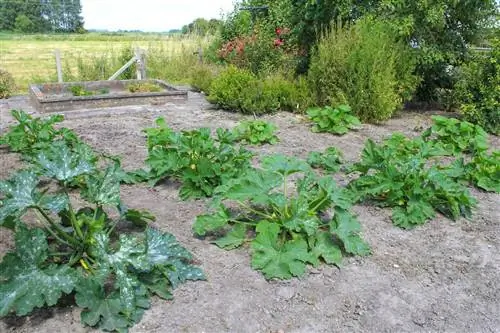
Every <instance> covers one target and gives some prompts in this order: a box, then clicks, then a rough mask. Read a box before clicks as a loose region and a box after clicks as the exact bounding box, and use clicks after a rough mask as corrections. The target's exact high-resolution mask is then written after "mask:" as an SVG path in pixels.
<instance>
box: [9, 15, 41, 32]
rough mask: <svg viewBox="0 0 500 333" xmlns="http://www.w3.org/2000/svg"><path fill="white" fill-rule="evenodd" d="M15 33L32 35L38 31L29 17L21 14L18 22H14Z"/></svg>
mask: <svg viewBox="0 0 500 333" xmlns="http://www.w3.org/2000/svg"><path fill="white" fill-rule="evenodd" d="M14 31H16V32H22V33H31V32H35V31H36V26H35V24H33V22H32V21H31V19H30V18H29V17H28V16H26V15H24V14H21V15H18V16H17V17H16V21H15V22H14Z"/></svg>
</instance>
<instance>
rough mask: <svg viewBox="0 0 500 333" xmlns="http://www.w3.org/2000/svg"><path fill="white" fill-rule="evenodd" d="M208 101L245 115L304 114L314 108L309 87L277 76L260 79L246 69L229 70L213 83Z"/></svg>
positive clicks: (301, 82) (235, 68) (232, 67)
mask: <svg viewBox="0 0 500 333" xmlns="http://www.w3.org/2000/svg"><path fill="white" fill-rule="evenodd" d="M208 100H209V101H210V102H212V103H214V104H217V105H218V106H219V107H221V108H223V109H226V110H233V111H240V112H242V113H245V114H255V115H258V114H264V113H270V112H276V111H279V110H283V111H302V110H304V109H305V108H307V107H308V106H309V105H311V100H312V98H311V96H310V93H309V89H308V88H307V83H306V82H305V80H303V79H299V80H296V81H293V80H291V79H287V78H286V77H285V76H284V75H281V74H274V75H269V76H266V77H262V78H259V77H257V76H256V75H255V74H253V73H252V72H250V71H249V70H246V69H239V68H237V67H235V66H229V67H228V68H227V69H226V70H224V71H223V72H222V73H220V75H219V76H218V77H217V78H215V79H214V81H213V83H212V85H211V87H210V92H209V97H208Z"/></svg>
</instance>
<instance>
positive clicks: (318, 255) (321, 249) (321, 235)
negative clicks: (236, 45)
mask: <svg viewBox="0 0 500 333" xmlns="http://www.w3.org/2000/svg"><path fill="white" fill-rule="evenodd" d="M310 247H311V253H312V255H313V256H314V258H315V260H314V262H313V265H314V266H318V265H319V259H323V260H324V261H325V262H326V263H327V264H329V265H332V264H333V265H337V266H340V264H341V263H342V251H341V249H340V247H339V246H338V245H337V244H335V242H334V241H333V237H332V235H331V234H330V233H328V232H324V231H320V232H318V233H317V234H316V235H315V237H314V238H313V241H312V242H310Z"/></svg>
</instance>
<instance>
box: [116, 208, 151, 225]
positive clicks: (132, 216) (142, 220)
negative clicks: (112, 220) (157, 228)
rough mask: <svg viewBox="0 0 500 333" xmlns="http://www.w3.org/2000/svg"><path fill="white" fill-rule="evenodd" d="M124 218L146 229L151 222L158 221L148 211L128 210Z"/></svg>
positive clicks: (123, 214)
mask: <svg viewBox="0 0 500 333" xmlns="http://www.w3.org/2000/svg"><path fill="white" fill-rule="evenodd" d="M122 216H123V219H125V220H126V221H129V222H132V224H134V225H135V226H138V227H145V226H147V225H148V224H149V223H150V222H154V221H156V217H155V216H154V215H153V214H151V213H150V212H148V211H146V210H137V209H126V210H125V212H124V213H122Z"/></svg>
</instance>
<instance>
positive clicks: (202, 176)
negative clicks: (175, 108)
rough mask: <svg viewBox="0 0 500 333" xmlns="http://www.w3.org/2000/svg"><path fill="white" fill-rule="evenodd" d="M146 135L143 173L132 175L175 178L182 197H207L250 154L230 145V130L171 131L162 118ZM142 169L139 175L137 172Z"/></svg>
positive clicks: (236, 172) (243, 166)
mask: <svg viewBox="0 0 500 333" xmlns="http://www.w3.org/2000/svg"><path fill="white" fill-rule="evenodd" d="M156 124H157V127H155V128H148V129H146V130H145V132H146V134H147V145H148V151H149V154H148V157H147V159H146V165H147V166H148V167H149V170H148V171H147V172H145V171H144V170H143V171H139V172H136V173H135V174H132V178H134V176H138V177H137V178H139V179H140V178H142V179H150V181H151V183H152V184H155V183H157V182H158V181H160V180H162V179H164V178H174V179H179V180H181V182H182V186H181V188H180V191H179V195H180V197H181V198H182V199H188V198H200V197H210V196H212V195H213V191H214V189H215V188H216V187H217V186H219V185H221V184H223V183H224V182H226V181H227V180H228V179H231V178H234V177H236V176H237V175H239V174H240V173H241V172H242V171H244V170H245V169H246V168H249V167H250V159H251V158H252V156H253V154H252V153H251V152H250V151H248V150H246V149H245V148H243V147H237V146H235V145H234V144H233V136H232V135H231V133H230V131H228V130H223V129H220V128H219V129H217V133H216V138H213V137H212V136H211V131H210V129H208V128H200V129H196V130H191V131H182V132H174V131H173V130H172V129H171V128H170V127H168V125H167V124H166V122H165V120H164V119H163V118H159V119H157V120H156ZM141 172H142V175H141Z"/></svg>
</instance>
